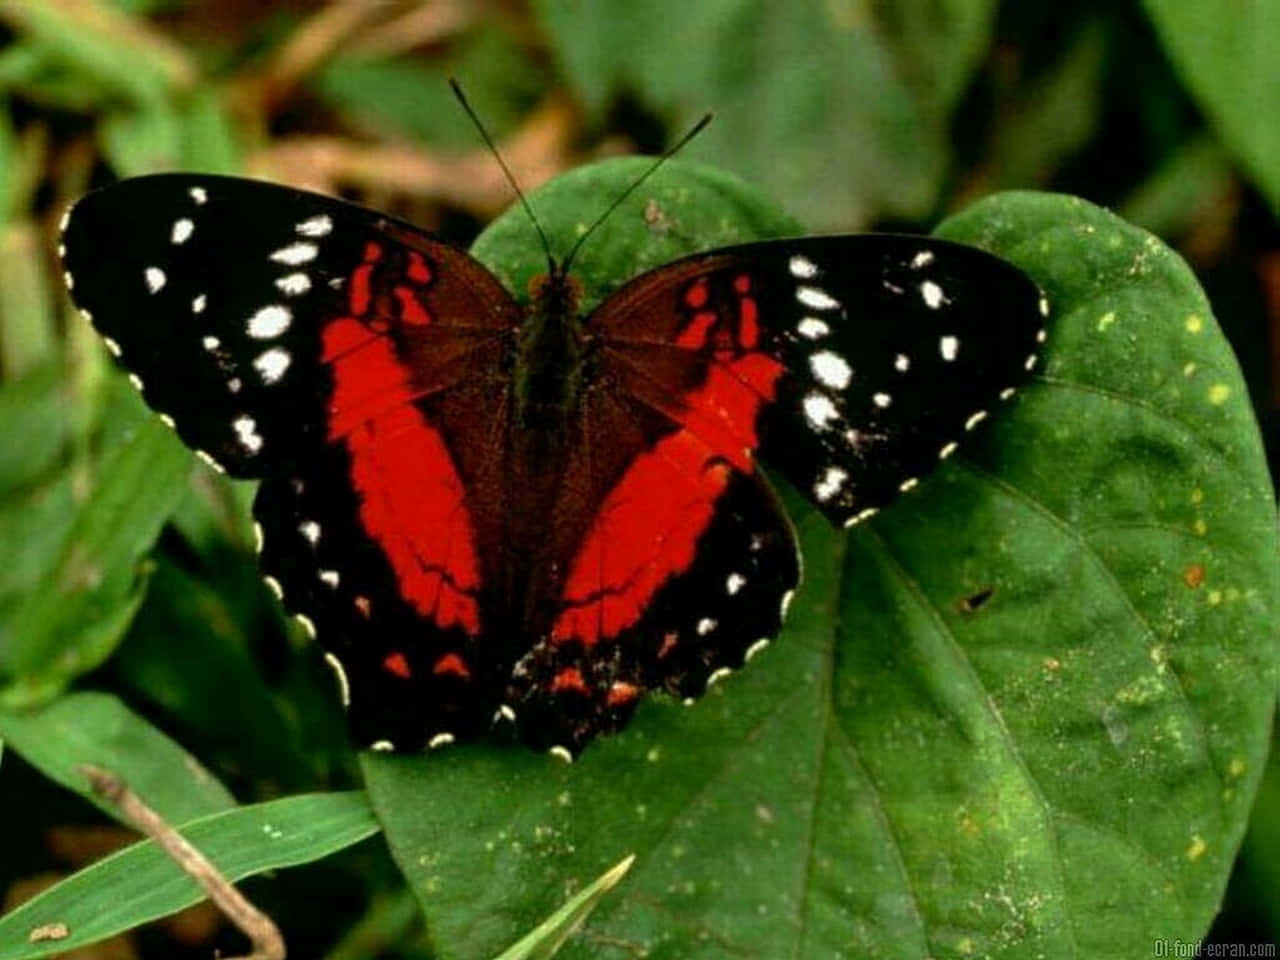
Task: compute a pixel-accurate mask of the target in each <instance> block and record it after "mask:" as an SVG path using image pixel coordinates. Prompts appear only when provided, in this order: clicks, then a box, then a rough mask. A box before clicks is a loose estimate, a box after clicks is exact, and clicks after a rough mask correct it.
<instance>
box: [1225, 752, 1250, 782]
mask: <svg viewBox="0 0 1280 960" xmlns="http://www.w3.org/2000/svg"><path fill="white" fill-rule="evenodd" d="M1248 769H1249V764H1247V763H1245V761H1244V760H1243V759H1242V758H1240V757H1232V758H1231V762H1230V763H1229V764H1227V773H1229V774H1231V776H1233V777H1238V776H1241V775H1242V774H1243V773H1244V772H1245V771H1246V770H1248Z"/></svg>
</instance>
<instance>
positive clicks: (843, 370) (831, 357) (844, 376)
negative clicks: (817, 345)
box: [809, 350, 853, 390]
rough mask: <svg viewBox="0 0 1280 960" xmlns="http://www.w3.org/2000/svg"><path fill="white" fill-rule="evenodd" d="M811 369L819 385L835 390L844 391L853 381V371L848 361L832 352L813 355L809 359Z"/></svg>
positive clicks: (825, 351) (821, 351)
mask: <svg viewBox="0 0 1280 960" xmlns="http://www.w3.org/2000/svg"><path fill="white" fill-rule="evenodd" d="M809 367H810V369H812V370H813V375H814V376H815V377H817V378H818V382H819V383H821V384H824V385H825V386H828V387H831V388H832V389H835V390H843V389H844V388H845V387H847V386H848V385H849V381H850V380H852V379H853V370H852V369H851V368H850V367H849V363H848V361H846V360H845V358H844V357H842V356H840V354H838V353H832V352H831V351H830V350H819V351H818V352H817V353H815V354H812V355H811V356H810V357H809Z"/></svg>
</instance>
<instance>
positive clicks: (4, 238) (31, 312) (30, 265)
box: [0, 158, 58, 381]
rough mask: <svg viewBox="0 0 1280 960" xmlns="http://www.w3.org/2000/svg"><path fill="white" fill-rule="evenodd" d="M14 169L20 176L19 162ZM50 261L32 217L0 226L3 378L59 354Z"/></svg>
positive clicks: (0, 369) (0, 356) (0, 357)
mask: <svg viewBox="0 0 1280 960" xmlns="http://www.w3.org/2000/svg"><path fill="white" fill-rule="evenodd" d="M2 161H3V158H0V162H2ZM10 172H11V173H12V174H14V175H15V176H16V174H17V167H16V165H15V166H14V167H12V168H11V170H10ZM10 182H12V178H10ZM47 263H48V253H47V251H46V250H45V248H44V238H43V237H42V236H41V235H40V233H39V231H38V229H37V228H36V225H35V224H34V223H33V222H31V221H29V220H15V221H12V222H10V223H8V224H5V225H0V381H8V380H10V379H12V378H14V377H20V376H22V375H23V374H25V373H28V372H29V371H32V370H34V369H35V368H36V367H39V366H41V365H43V364H48V363H50V362H52V361H53V360H54V359H55V358H56V357H57V352H58V337H57V322H56V311H55V310H54V305H53V301H52V299H51V297H50V296H49V291H50V290H51V289H52V284H50V282H49V271H48V270H47V269H46V264H47Z"/></svg>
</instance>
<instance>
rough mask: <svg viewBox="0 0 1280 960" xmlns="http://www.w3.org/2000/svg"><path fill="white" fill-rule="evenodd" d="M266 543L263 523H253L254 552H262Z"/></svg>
mask: <svg viewBox="0 0 1280 960" xmlns="http://www.w3.org/2000/svg"><path fill="white" fill-rule="evenodd" d="M264 543H266V537H265V536H263V533H262V524H260V523H257V522H255V523H254V525H253V552H254V553H261V552H262V545H263V544H264Z"/></svg>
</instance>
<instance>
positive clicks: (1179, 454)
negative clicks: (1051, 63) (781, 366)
mask: <svg viewBox="0 0 1280 960" xmlns="http://www.w3.org/2000/svg"><path fill="white" fill-rule="evenodd" d="M634 169H635V165H634V164H632V165H630V166H627V165H622V164H618V165H616V166H614V167H606V168H604V169H603V170H601V169H600V168H596V169H594V170H586V171H580V172H577V173H575V174H573V175H571V176H569V177H566V178H563V179H562V180H560V181H557V182H555V183H553V184H551V185H549V186H548V187H547V188H546V189H544V190H543V191H540V192H539V193H537V194H535V195H534V197H532V198H531V199H532V201H533V203H534V205H535V207H536V208H537V209H538V210H539V211H540V212H541V215H542V218H543V220H544V222H545V223H546V224H547V225H548V227H549V228H550V230H551V232H552V234H553V238H555V239H554V242H555V243H556V244H557V245H558V244H564V243H566V242H567V241H566V240H565V239H564V238H570V237H572V236H574V234H575V228H576V227H577V226H578V225H579V224H578V220H579V219H581V220H589V219H590V217H591V211H592V210H593V209H595V208H596V207H597V206H598V205H599V204H600V203H602V202H603V200H604V198H607V197H608V196H610V195H611V194H613V193H616V191H617V190H618V189H619V184H620V183H625V182H627V181H628V180H629V179H630V178H631V177H632V176H634ZM615 172H616V174H617V176H616V180H613V182H612V184H610V180H611V179H612V178H611V176H610V174H611V173H615ZM655 180H656V181H657V182H655V183H654V184H652V185H646V186H645V187H644V188H642V189H641V190H640V191H639V192H638V193H637V195H636V196H635V197H634V198H633V199H632V200H631V201H629V202H628V203H627V204H625V205H624V206H623V207H622V208H621V209H620V210H619V211H618V213H617V215H616V217H615V218H614V220H611V221H610V223H609V225H608V226H607V227H606V228H605V229H604V230H602V231H601V234H600V235H599V236H597V237H595V238H593V239H592V240H591V241H590V242H589V243H588V247H587V251H586V252H585V253H584V254H583V258H582V259H583V267H584V269H587V270H588V274H589V276H588V285H589V287H590V286H592V285H593V284H594V283H595V282H596V281H595V280H593V279H592V277H591V276H590V273H591V270H592V269H594V268H596V267H600V268H601V269H605V268H608V267H609V265H610V264H613V265H614V266H615V267H616V266H617V265H618V264H619V263H621V262H623V261H627V260H631V261H633V262H634V263H636V264H642V263H643V262H644V258H642V257H639V256H637V255H636V251H637V250H639V249H640V248H642V247H643V248H645V250H646V252H647V249H648V247H649V245H650V244H653V245H655V246H657V247H658V248H659V253H658V255H659V256H669V255H670V254H671V250H670V245H671V244H672V243H675V242H676V239H675V238H678V240H679V243H681V244H684V245H685V246H686V247H688V246H693V245H708V244H717V243H721V242H723V241H724V240H726V239H728V238H729V236H730V235H731V234H732V233H733V232H734V231H733V230H731V229H728V227H729V224H730V223H731V222H734V220H733V217H732V214H731V207H732V205H733V202H737V203H738V204H739V205H740V207H741V209H742V210H744V211H752V212H753V213H752V215H751V216H748V217H746V218H744V220H741V221H736V223H737V226H738V228H739V229H741V230H743V231H744V232H756V233H760V234H768V233H771V232H775V231H776V230H777V229H781V228H782V227H783V226H784V225H783V224H782V223H781V222H780V221H779V220H778V219H777V218H772V219H771V218H767V217H763V216H759V215H758V214H759V212H760V211H761V209H763V205H761V204H760V202H759V201H758V200H757V199H756V198H755V196H754V195H753V194H751V193H750V192H748V191H745V190H744V188H742V187H736V188H735V187H733V186H732V184H731V182H730V181H728V180H726V179H723V178H722V179H721V180H720V182H719V184H718V188H717V189H716V190H713V191H712V193H711V195H710V197H709V200H708V202H706V203H705V205H704V203H703V201H702V199H701V196H700V191H701V190H702V189H703V188H704V187H705V185H706V182H707V181H706V177H705V174H704V173H703V172H702V171H699V170H697V169H690V168H689V167H687V166H686V165H682V164H672V165H671V166H669V167H668V168H666V169H665V170H664V171H662V172H661V173H660V174H659V176H658V177H657V178H655ZM588 185H589V186H588ZM589 197H593V198H594V200H592V201H591V202H590V203H588V204H587V206H585V207H584V206H582V204H583V203H584V202H586V200H587V198H589ZM664 198H667V199H664ZM669 198H677V199H676V200H674V201H672V200H670V199H669ZM562 205H563V206H564V207H567V208H570V209H569V210H568V211H566V210H565V209H562ZM646 213H647V214H648V216H647V217H646ZM660 225H661V226H662V229H659V226H660ZM562 231H563V232H562ZM944 232H945V233H946V234H947V235H949V236H951V237H953V238H955V239H960V240H967V241H970V242H973V243H975V244H978V245H980V246H985V247H988V248H990V249H992V250H994V251H996V252H998V253H1001V254H1003V255H1004V256H1006V257H1008V258H1010V259H1012V260H1014V261H1015V262H1017V263H1019V264H1020V265H1021V266H1023V267H1024V268H1025V269H1026V270H1028V271H1029V272H1030V273H1031V274H1032V275H1034V276H1035V277H1036V279H1037V280H1038V281H1039V282H1040V283H1041V284H1042V285H1043V286H1044V287H1045V288H1046V290H1047V291H1048V293H1049V295H1050V297H1051V298H1052V301H1053V303H1054V304H1055V316H1054V320H1053V326H1052V336H1051V340H1050V343H1049V353H1048V363H1047V367H1046V368H1045V369H1044V370H1043V372H1042V373H1041V374H1040V375H1039V376H1038V377H1037V379H1035V380H1034V381H1033V383H1032V384H1031V385H1030V386H1029V387H1028V388H1027V389H1025V390H1023V391H1021V392H1020V393H1019V394H1018V395H1017V397H1016V398H1015V399H1014V400H1013V401H1012V402H1011V403H1010V404H1009V405H1008V406H1007V407H1006V408H1004V409H1002V410H1001V411H999V416H997V417H994V418H993V419H994V421H995V422H994V423H993V424H992V425H991V428H990V429H989V430H987V431H986V432H985V433H983V434H982V435H981V436H980V437H977V438H975V441H976V442H975V443H974V444H972V445H970V447H969V448H968V450H967V452H966V453H965V454H964V456H962V457H960V458H958V459H955V460H953V461H948V462H947V464H945V465H944V467H943V468H942V469H940V470H939V472H938V473H937V474H936V475H935V476H933V477H932V478H930V479H929V480H928V481H926V482H925V483H922V484H921V485H920V488H919V489H918V491H917V492H916V493H914V494H912V495H911V496H910V497H908V498H905V499H904V500H903V501H902V502H901V503H900V504H898V505H896V506H895V507H894V508H892V509H890V510H887V511H885V512H883V513H882V514H880V515H879V516H878V517H876V518H875V520H874V521H872V522H871V523H869V524H867V525H864V526H861V527H859V528H856V530H855V532H853V533H845V532H843V531H835V530H832V529H831V527H830V526H829V525H828V524H827V523H826V522H825V521H823V520H822V519H821V518H819V517H818V516H817V515H816V514H815V513H814V512H813V511H812V510H810V509H808V508H807V507H805V506H802V505H801V504H800V503H799V502H798V500H797V499H796V498H795V497H789V501H790V502H791V506H792V507H793V514H794V516H795V519H796V522H797V525H798V529H799V532H800V536H801V542H802V546H803V550H804V555H805V581H804V585H803V587H802V589H801V592H800V594H799V595H798V597H797V599H796V602H795V604H794V605H793V607H792V612H791V616H790V619H789V621H788V624H787V627H786V629H785V630H784V632H783V634H782V636H781V637H780V638H779V639H778V640H777V642H775V643H774V644H773V646H772V647H771V648H770V649H769V650H767V651H765V652H764V653H763V654H761V656H760V657H758V658H757V659H756V660H755V661H753V663H752V664H751V667H750V668H749V669H746V670H744V671H742V673H741V674H739V675H737V676H736V677H734V678H732V679H731V680H730V681H728V682H726V683H725V684H723V685H722V686H718V687H716V688H714V689H713V690H712V691H711V692H710V693H708V695H707V696H706V697H704V698H703V699H702V700H701V701H699V702H698V704H697V705H696V706H694V707H693V708H691V709H685V708H684V707H682V706H679V705H676V704H674V703H672V702H670V701H668V700H664V699H660V698H651V699H650V701H649V702H647V703H646V704H644V705H643V706H642V708H641V709H640V710H639V711H638V714H637V716H636V719H635V720H634V721H633V723H632V724H631V726H630V727H629V728H628V729H627V730H626V731H624V732H623V733H622V734H620V735H618V736H616V737H612V738H608V739H606V740H603V741H600V742H597V743H595V744H593V745H592V746H591V748H590V749H588V750H587V751H586V753H585V755H584V756H583V757H582V758H581V759H580V761H579V762H578V763H577V764H575V765H573V766H565V765H563V764H561V763H560V762H559V761H557V760H555V759H554V758H549V757H542V756H534V755H530V754H526V753H523V752H520V751H511V750H498V749H494V748H484V747H464V748H457V749H452V750H446V751H441V752H437V753H434V754H432V755H431V756H429V757H406V756H389V755H381V754H369V755H365V756H364V758H363V762H364V767H365V773H366V778H367V783H368V787H369V793H370V798H371V800H372V801H373V804H374V807H375V809H376V810H377V812H378V815H379V817H380V819H381V820H382V822H383V824H384V827H385V829H386V832H387V837H388V841H389V843H390V845H391V848H392V851H393V854H394V855H395V857H396V859H397V862H398V863H399V865H400V866H401V868H402V869H403V870H404V872H405V874H406V875H407V877H408V878H409V880H410V883H411V884H412V886H413V888H414V889H415V891H416V892H417V894H418V896H419V897H420V898H421V900H422V902H423V904H424V906H425V908H426V909H427V911H428V916H429V920H430V923H431V926H432V930H433V933H434V936H435V939H436V943H437V946H438V948H439V951H440V953H441V955H442V956H444V957H474V956H484V955H491V954H493V953H495V952H497V950H498V949H500V948H501V947H502V946H503V945H505V944H506V943H510V942H511V941H513V940H514V939H515V938H516V937H517V936H519V935H520V933H521V932H522V931H524V930H527V929H529V928H530V927H532V926H533V925H534V924H535V923H537V922H538V921H539V919H540V918H541V917H543V916H545V915H547V914H548V913H549V912H550V911H551V910H552V909H554V907H555V906H556V904H557V903H559V902H560V901H561V900H563V898H564V897H566V896H567V895H569V894H571V893H572V892H573V891H574V890H576V889H579V888H581V887H582V886H583V885H585V884H586V883H587V882H589V881H590V880H591V879H592V878H594V877H596V876H598V875H599V874H600V872H601V871H602V870H604V869H605V868H606V867H607V866H608V865H609V864H612V863H615V862H617V860H619V859H620V858H621V857H623V856H625V855H627V854H629V853H635V854H636V856H637V859H636V862H635V866H634V867H633V869H632V872H631V874H630V876H629V878H628V881H627V883H626V885H625V887H624V888H622V889H620V890H619V891H618V892H617V894H615V895H614V896H612V897H610V898H608V899H607V900H606V901H604V902H603V903H602V904H601V905H600V906H599V907H598V908H597V910H596V912H595V913H594V914H593V915H592V917H591V919H590V921H589V923H588V925H587V926H586V928H585V930H584V932H583V933H582V934H581V935H580V936H579V937H578V938H576V939H575V940H573V941H571V942H570V943H569V944H568V945H567V947H566V948H565V950H564V952H563V953H564V955H565V956H568V957H584V958H585V957H593V958H600V957H615V956H616V957H620V958H621V957H628V956H632V955H638V954H644V955H646V956H649V957H654V958H662V957H672V958H675V957H680V958H690V957H724V956H735V955H752V956H769V957H776V956H792V957H810V956H832V955H846V956H870V955H874V956H880V957H904V958H905V957H910V958H918V957H921V956H925V955H928V956H934V957H968V956H1002V957H1045V958H1066V957H1089V958H1107V957H1114V958H1128V957H1133V956H1137V955H1139V954H1145V953H1146V952H1149V950H1150V949H1151V943H1152V938H1154V937H1166V938H1172V937H1181V938H1183V939H1184V940H1186V939H1192V938H1195V937H1198V936H1200V935H1202V934H1203V933H1204V931H1205V929H1206V927H1207V924H1208V921H1209V918H1210V917H1211V916H1212V914H1213V912H1214V909H1215V907H1216V905H1217V902H1218V898H1219V896H1220V894H1221V891H1222V888H1223V884H1224V881H1225V878H1226V875H1227V869H1228V866H1229V864H1230V863H1231V859H1232V856H1233V854H1234V852H1235V850H1236V848H1237V846H1238V844H1239V842H1240V838H1241V835H1242V832H1243V829H1244V824H1245V820H1246V816H1247V814H1248V810H1249V803H1250V798H1251V797H1252V795H1253V793H1254V790H1255V787H1256V785H1257V782H1258V777H1259V774H1260V772H1261V770H1262V765H1263V763H1262V762H1263V757H1264V754H1265V750H1266V745H1267V740H1266V731H1267V724H1268V719H1269V717H1270V714H1271V710H1272V705H1273V703H1274V699H1275V693H1276V676H1275V662H1276V661H1275V655H1276V639H1277V626H1276V625H1277V623H1280V616H1278V613H1280V611H1278V610H1277V605H1278V604H1277V601H1278V598H1277V592H1278V590H1277V588H1278V582H1277V550H1276V547H1277V543H1276V517H1275V510H1274V506H1273V503H1272V499H1271V487H1270V483H1269V481H1268V477H1267V474H1266V470H1265V466H1264V462H1263V459H1262V453H1261V448H1260V444H1259V439H1258V435H1257V429H1256V426H1255V424H1254V423H1253V420H1252V416H1251V413H1250V410H1249V407H1248V404H1247V398H1246V397H1245V394H1244V387H1243V384H1242V382H1241V379H1240V375H1239V371H1238V368H1237V365H1236V363H1235V360H1234V358H1233V357H1232V355H1231V353H1230V350H1229V349H1228V347H1227V345H1226V343H1225V341H1224V340H1223V339H1222V337H1221V336H1220V334H1219V332H1218V330H1217V326H1216V324H1215V322H1214V320H1213V317H1212V315H1211V313H1210V311H1209V308H1208V305H1207V303H1206V302H1205V300H1204V297H1203V295H1202V294H1201V293H1200V291H1199V289H1198V287H1197V285H1196V283H1195V280H1194V278H1193V277H1192V275H1191V274H1190V272H1189V271H1188V270H1187V268H1186V267H1185V265H1184V264H1183V263H1182V262H1181V261H1180V260H1179V259H1178V258H1177V257H1176V255H1174V254H1173V253H1171V252H1170V251H1169V250H1168V249H1167V248H1165V247H1164V246H1162V245H1161V244H1160V243H1159V242H1158V241H1157V240H1156V239H1154V238H1153V237H1150V236H1149V235H1146V234H1144V233H1143V232H1141V231H1139V230H1137V229H1136V228H1133V227H1131V226H1128V225H1126V224H1124V223H1123V222H1121V221H1119V220H1118V219H1116V218H1115V217H1113V216H1111V215H1109V214H1107V213H1105V212H1104V211H1102V210H1100V209H1098V208H1095V207H1092V206H1090V205H1088V204H1086V203H1083V202H1080V201H1075V200H1072V199H1069V198H1062V197H1055V196H1035V195H1019V194H1011V195H1005V196H1002V197H1000V198H997V199H994V200H991V201H988V202H986V203H983V204H981V205H979V206H978V207H975V208H974V209H972V210H971V211H970V212H969V213H967V214H966V215H964V216H963V217H961V218H959V219H957V220H955V221H953V222H951V223H950V224H948V226H947V228H946V230H945V231H944ZM529 240H530V235H529V227H528V225H527V223H525V222H524V221H523V220H522V219H521V215H520V214H516V215H515V216H514V217H508V218H506V219H505V220H503V221H500V222H499V223H498V224H496V225H495V227H494V228H492V231H491V232H490V233H489V234H488V235H487V239H485V240H484V241H483V242H482V243H479V244H477V250H479V251H483V252H484V254H485V255H486V256H489V257H491V258H494V261H493V262H494V263H495V266H497V267H499V268H500V269H502V270H503V272H504V274H505V275H507V276H508V277H509V278H512V279H516V278H520V277H522V276H523V274H524V272H525V271H526V269H527V265H528V263H531V262H532V261H533V260H536V258H537V253H536V249H535V251H534V252H533V253H524V254H521V255H520V256H513V257H512V258H511V259H510V260H506V259H505V254H507V253H509V252H511V251H512V250H514V248H515V247H516V246H517V245H518V244H519V243H525V244H527V243H528V242H529ZM618 251H621V252H618ZM522 264H523V266H522ZM625 272H629V271H624V273H625ZM621 279H623V274H622V273H620V274H618V275H617V276H616V277H615V282H616V281H620V280H621ZM518 289H523V288H522V287H521V288H518Z"/></svg>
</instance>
